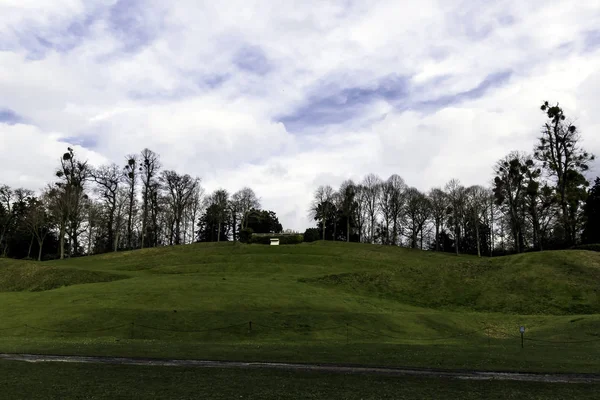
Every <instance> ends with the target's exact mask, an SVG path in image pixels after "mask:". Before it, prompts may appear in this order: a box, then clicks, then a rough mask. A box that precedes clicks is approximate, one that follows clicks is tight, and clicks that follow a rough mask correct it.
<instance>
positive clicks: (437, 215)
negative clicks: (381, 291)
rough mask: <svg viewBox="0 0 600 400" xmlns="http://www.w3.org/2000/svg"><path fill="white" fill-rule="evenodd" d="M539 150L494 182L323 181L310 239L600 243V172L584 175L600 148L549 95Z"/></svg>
mask: <svg viewBox="0 0 600 400" xmlns="http://www.w3.org/2000/svg"><path fill="white" fill-rule="evenodd" d="M541 111H543V113H544V114H545V117H546V122H545V123H544V124H543V126H542V130H541V136H540V137H539V138H538V142H537V144H536V145H535V146H534V151H533V152H532V153H531V154H528V153H523V152H517V151H515V152H511V153H509V154H508V155H506V156H505V157H503V158H502V159H500V160H498V162H497V163H496V165H495V166H494V176H493V179H492V182H491V184H490V186H488V187H485V186H480V185H475V186H470V187H464V186H462V185H461V184H460V182H459V181H458V180H456V179H452V180H451V181H449V182H448V183H447V184H446V185H445V187H444V188H433V189H431V190H430V191H429V192H427V193H422V192H420V191H419V190H417V189H416V188H414V187H409V186H408V185H407V184H406V183H405V182H404V180H403V179H402V178H401V177H400V176H398V175H392V176H391V177H389V178H388V179H387V180H385V181H384V180H382V179H381V178H380V177H378V176H377V175H374V174H369V175H367V176H366V177H365V178H364V179H363V180H362V182H359V183H355V182H353V181H351V180H348V181H345V182H343V183H342V185H341V186H340V188H339V189H338V190H337V191H335V190H334V189H333V188H332V187H331V186H328V185H325V186H320V187H319V188H318V189H317V190H316V191H315V194H314V200H313V202H312V204H311V207H310V215H311V217H312V218H314V220H315V221H317V228H316V231H315V230H314V229H312V228H311V229H309V230H307V232H306V233H305V240H316V238H317V237H318V238H320V239H323V240H340V241H349V242H367V243H378V244H383V245H400V246H406V247H412V248H421V249H429V250H437V251H445V252H454V253H456V254H459V253H468V254H477V255H479V256H482V255H490V256H491V255H500V254H508V253H519V252H524V251H532V250H544V249H564V248H570V247H572V246H574V245H577V244H580V243H588V244H589V243H600V179H598V178H597V179H596V181H595V185H594V186H593V187H592V188H591V189H589V190H588V186H589V183H588V181H587V180H586V179H585V177H584V173H585V172H586V171H587V170H588V167H589V163H590V162H591V161H592V160H594V156H593V155H591V154H589V153H587V152H586V151H584V150H583V149H582V148H581V147H580V136H579V131H578V130H577V128H576V127H575V126H574V125H573V124H572V123H571V122H570V121H569V120H568V119H567V118H566V116H565V115H564V112H563V110H562V108H561V107H559V105H558V104H557V105H554V106H553V105H550V104H549V103H548V102H544V103H543V104H542V106H541Z"/></svg>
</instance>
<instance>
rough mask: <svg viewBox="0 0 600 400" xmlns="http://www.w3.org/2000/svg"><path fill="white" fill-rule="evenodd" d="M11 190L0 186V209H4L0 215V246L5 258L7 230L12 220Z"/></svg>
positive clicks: (12, 193)
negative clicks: (0, 218)
mask: <svg viewBox="0 0 600 400" xmlns="http://www.w3.org/2000/svg"><path fill="white" fill-rule="evenodd" d="M13 197H14V192H13V190H12V189H11V188H10V187H9V186H7V185H2V186H0V209H2V208H3V209H4V212H3V213H0V217H2V220H0V228H1V229H0V246H2V256H3V257H6V255H7V253H8V238H7V236H8V230H9V227H10V223H11V220H12V219H13V216H14V214H13V212H12V205H13Z"/></svg>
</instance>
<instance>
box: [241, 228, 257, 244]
mask: <svg viewBox="0 0 600 400" xmlns="http://www.w3.org/2000/svg"><path fill="white" fill-rule="evenodd" d="M253 233H254V231H253V230H252V228H244V229H242V230H241V231H240V242H242V243H251V242H252V234H253Z"/></svg>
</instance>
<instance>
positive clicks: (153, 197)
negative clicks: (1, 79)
mask: <svg viewBox="0 0 600 400" xmlns="http://www.w3.org/2000/svg"><path fill="white" fill-rule="evenodd" d="M55 177H56V180H55V181H54V182H52V183H50V184H48V185H47V186H46V187H45V188H44V189H43V190H41V193H39V194H36V193H35V192H33V191H32V190H29V189H23V188H17V189H13V188H10V187H8V186H7V185H0V256H3V257H14V258H36V259H38V260H43V259H52V258H61V259H62V258H65V257H75V256H80V255H86V254H99V253H106V252H113V251H119V250H132V249H143V248H147V247H157V246H166V245H179V244H186V243H192V242H194V241H201V242H209V241H215V242H217V241H222V240H238V238H239V236H240V231H242V230H246V231H251V232H252V231H253V232H257V233H271V232H273V233H277V232H281V231H282V230H283V228H282V226H281V224H280V223H279V220H278V219H277V216H276V214H275V213H274V212H273V211H269V210H261V209H260V206H261V204H260V199H259V198H258V197H257V195H256V194H255V192H254V191H253V190H252V189H251V188H249V187H244V188H242V189H241V190H239V191H237V192H235V193H233V194H230V193H228V192H227V191H226V190H224V189H218V190H216V191H215V192H214V193H210V194H206V193H205V191H204V189H203V188H202V186H201V184H200V182H201V181H200V178H198V177H192V176H190V175H189V174H180V173H178V172H176V171H173V170H167V169H163V168H162V165H161V162H160V157H159V155H158V154H157V153H155V152H153V151H152V150H149V149H144V150H143V151H141V152H140V153H139V154H130V155H128V156H127V157H126V158H125V162H124V163H123V165H117V164H115V163H112V164H107V165H101V166H98V167H93V166H91V165H89V163H88V162H87V161H83V160H81V159H79V157H78V156H77V154H75V152H74V150H73V149H72V148H68V149H67V152H66V153H64V154H63V155H62V157H61V158H60V162H59V164H58V167H57V169H56V173H55Z"/></svg>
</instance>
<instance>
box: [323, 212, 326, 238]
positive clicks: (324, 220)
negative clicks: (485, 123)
mask: <svg viewBox="0 0 600 400" xmlns="http://www.w3.org/2000/svg"><path fill="white" fill-rule="evenodd" d="M325 222H327V220H326V219H325V218H323V241H325Z"/></svg>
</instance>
